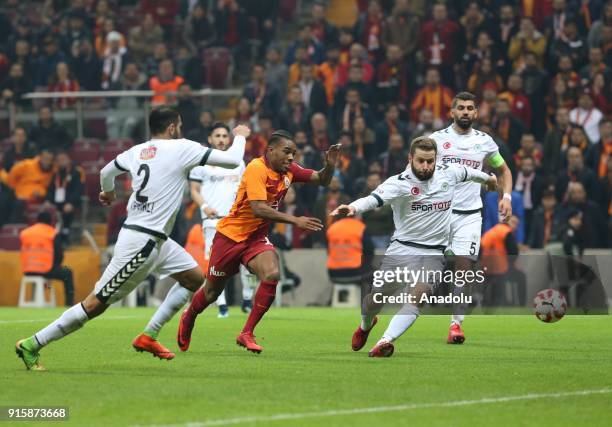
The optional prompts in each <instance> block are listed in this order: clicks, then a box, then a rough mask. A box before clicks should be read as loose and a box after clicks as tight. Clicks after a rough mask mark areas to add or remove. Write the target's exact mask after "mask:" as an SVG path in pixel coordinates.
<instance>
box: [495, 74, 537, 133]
mask: <svg viewBox="0 0 612 427" xmlns="http://www.w3.org/2000/svg"><path fill="white" fill-rule="evenodd" d="M499 98H505V99H507V100H508V102H509V103H510V109H511V111H512V114H513V115H514V116H515V117H517V118H519V119H521V121H522V122H523V126H524V127H525V129H531V114H532V113H531V104H530V103H529V99H528V98H527V96H525V94H524V93H523V79H522V78H521V76H520V75H519V74H512V75H511V76H510V77H508V90H507V91H505V92H502V93H500V94H499Z"/></svg>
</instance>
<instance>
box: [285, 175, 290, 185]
mask: <svg viewBox="0 0 612 427" xmlns="http://www.w3.org/2000/svg"><path fill="white" fill-rule="evenodd" d="M284 183H285V187H289V186H290V185H291V180H290V179H289V177H287V176H286V177H285V179H284Z"/></svg>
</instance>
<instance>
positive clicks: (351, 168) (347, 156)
mask: <svg viewBox="0 0 612 427" xmlns="http://www.w3.org/2000/svg"><path fill="white" fill-rule="evenodd" d="M338 142H339V143H340V144H341V145H342V153H341V154H340V162H339V164H340V166H339V167H338V171H339V173H340V179H341V180H342V187H343V188H344V192H345V193H346V194H348V195H349V196H351V197H356V196H357V191H356V189H355V183H356V182H357V180H358V179H359V178H360V177H362V176H364V175H365V174H366V173H367V170H368V167H367V165H366V162H365V160H364V159H363V157H360V156H359V152H358V148H357V147H356V146H355V145H354V143H353V139H352V136H351V133H350V132H341V133H340V139H339V141H338Z"/></svg>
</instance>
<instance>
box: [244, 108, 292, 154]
mask: <svg viewBox="0 0 612 427" xmlns="http://www.w3.org/2000/svg"><path fill="white" fill-rule="evenodd" d="M258 127H259V131H258V132H252V133H251V136H249V137H248V138H247V143H246V146H245V149H244V161H245V162H246V163H248V162H250V161H251V160H252V159H255V158H257V157H261V156H263V155H264V153H265V150H266V148H267V147H268V141H269V140H270V137H271V136H272V133H273V132H274V128H273V127H272V116H269V115H267V114H263V115H259V117H258ZM294 138H295V135H294Z"/></svg>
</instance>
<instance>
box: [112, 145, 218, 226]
mask: <svg viewBox="0 0 612 427" xmlns="http://www.w3.org/2000/svg"><path fill="white" fill-rule="evenodd" d="M211 152H212V149H210V148H207V147H203V146H202V145H200V144H199V143H197V142H195V141H190V140H188V139H153V140H151V141H148V142H145V143H144V144H139V145H136V146H134V147H132V148H130V149H129V150H127V151H124V152H123V153H121V154H119V155H118V156H117V158H116V159H115V167H116V168H117V169H120V170H124V171H127V172H129V173H130V175H131V176H132V190H133V192H132V195H131V196H130V200H129V201H128V206H127V219H126V221H125V224H126V225H132V226H138V227H144V228H147V229H149V230H153V231H156V232H158V233H163V234H165V235H168V234H170V232H171V231H172V227H173V226H174V221H175V219H176V214H177V213H178V211H179V209H180V207H181V202H182V200H183V195H184V192H185V183H186V182H187V176H188V174H189V172H190V171H191V169H193V168H194V167H196V166H198V165H200V166H203V165H205V164H206V161H207V160H208V157H209V156H210V153H211Z"/></svg>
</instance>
